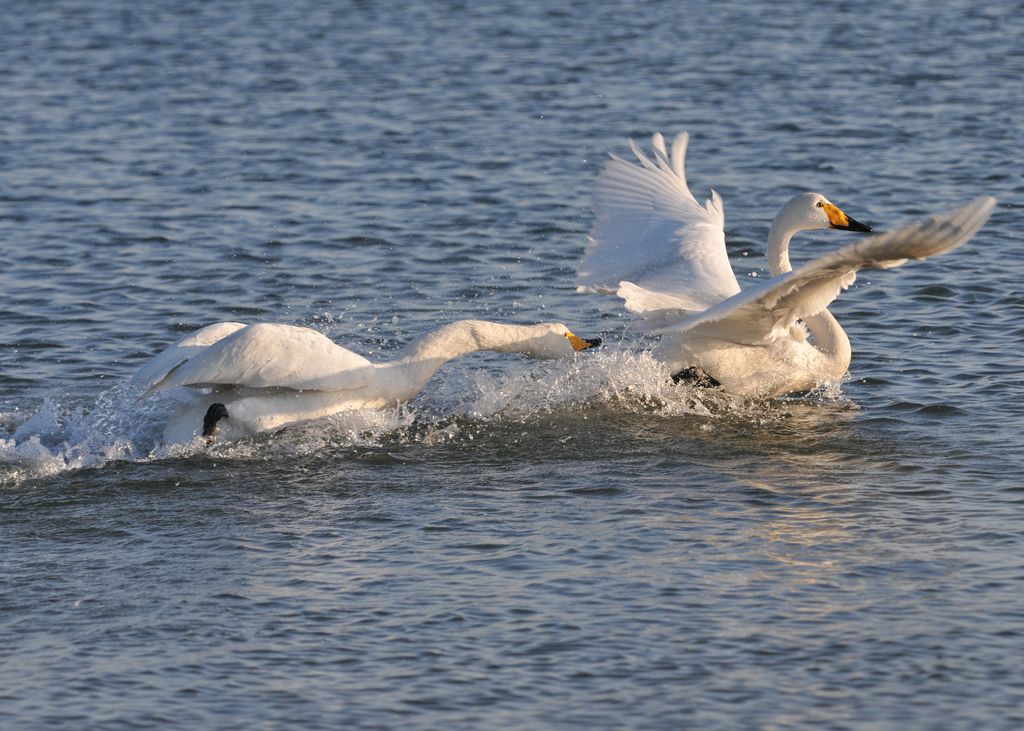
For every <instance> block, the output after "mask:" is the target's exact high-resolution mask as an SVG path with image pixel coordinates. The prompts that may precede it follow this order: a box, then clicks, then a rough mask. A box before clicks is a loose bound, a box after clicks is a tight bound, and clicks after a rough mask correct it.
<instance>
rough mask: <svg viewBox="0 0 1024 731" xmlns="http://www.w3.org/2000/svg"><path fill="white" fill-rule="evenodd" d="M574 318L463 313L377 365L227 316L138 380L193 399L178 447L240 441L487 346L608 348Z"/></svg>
mask: <svg viewBox="0 0 1024 731" xmlns="http://www.w3.org/2000/svg"><path fill="white" fill-rule="evenodd" d="M600 343H601V341H600V339H598V338H594V339H584V338H579V337H577V336H576V335H574V334H573V333H572V332H570V331H569V329H568V328H566V327H565V325H562V324H556V323H543V324H539V325H506V324H502V323H496V322H486V321H483V320H460V321H457V322H453V323H450V324H448V325H444V326H442V327H440V328H438V329H436V330H434V331H432V332H429V333H427V334H426V335H423V336H421V337H420V338H418V339H417V340H415V341H413V342H412V343H411V344H410V345H409V346H408V347H406V348H405V350H403V351H402V352H401V353H400V354H399V355H398V357H396V358H395V359H394V360H391V361H389V362H386V363H371V362H370V361H369V360H367V359H366V358H364V357H363V356H361V355H358V354H356V353H353V352H352V351H351V350H348V349H346V348H343V347H341V346H340V345H338V344H337V343H335V342H333V341H332V340H330V339H329V338H327V337H326V336H324V335H322V334H321V333H319V332H317V331H316V330H311V329H310V328H306V327H297V326H295V325H280V324H273V323H258V324H254V325H244V324H242V323H240V322H218V323H215V324H213V325H208V326H207V327H204V328H202V329H200V330H197V331H196V332H194V333H191V334H189V335H187V336H186V337H184V338H182V339H181V340H179V341H178V342H177V343H175V344H173V345H171V346H169V347H168V348H167V349H165V350H164V351H163V352H161V353H160V354H158V355H157V356H155V357H154V358H152V359H151V360H150V361H148V362H147V363H146V364H144V365H143V366H142V367H141V368H140V369H139V371H138V372H137V373H136V375H135V377H134V379H133V380H134V382H135V384H136V385H138V386H139V387H142V388H145V389H146V395H150V394H153V393H155V392H158V391H165V390H168V389H172V388H175V387H184V392H185V393H184V397H185V403H184V404H183V407H182V408H181V409H180V411H179V413H178V414H177V415H176V416H175V417H174V418H172V420H171V421H170V422H169V423H168V425H167V427H166V429H165V431H164V441H165V442H166V443H168V444H171V443H179V442H186V441H189V440H191V439H193V438H195V437H197V436H203V437H206V438H207V439H208V440H211V441H212V440H213V439H214V438H215V437H216V438H219V439H222V440H225V439H227V440H230V439H238V438H240V437H244V436H248V435H250V434H255V433H257V432H262V431H267V430H272V429H278V428H280V427H283V426H286V425H288V424H294V423H296V422H300V421H309V420H311V419H319V418H323V417H325V416H330V415H332V414H336V413H338V412H341V411H346V410H350V409H378V408H383V407H387V406H395V405H398V404H401V403H404V402H406V401H409V400H410V399H412V398H414V397H415V396H416V395H417V394H418V393H419V392H420V391H421V390H422V389H423V387H424V386H426V384H427V382H428V381H429V380H430V379H431V377H433V375H434V374H435V373H436V372H437V370H438V369H439V368H440V367H441V366H442V365H444V364H445V363H447V362H448V361H449V360H451V359H452V358H455V357H457V356H460V355H464V354H467V353H473V352H476V351H481V350H490V351H496V352H502V353H522V354H524V355H528V356H531V357H534V358H558V357H561V356H565V355H570V354H572V353H573V352H574V351H579V350H584V349H586V348H590V347H593V346H596V345H600Z"/></svg>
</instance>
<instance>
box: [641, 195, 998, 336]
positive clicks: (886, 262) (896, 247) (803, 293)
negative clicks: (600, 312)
mask: <svg viewBox="0 0 1024 731" xmlns="http://www.w3.org/2000/svg"><path fill="white" fill-rule="evenodd" d="M995 204H996V199H995V198H992V197H989V196H984V197H981V198H977V199H975V200H973V201H971V202H970V203H968V204H966V205H964V206H961V207H960V208H957V209H955V210H953V211H950V212H948V213H941V214H937V215H934V216H932V217H930V218H927V219H924V220H922V221H919V222H917V223H913V224H910V225H907V226H903V227H902V228H898V229H896V230H894V231H890V232H888V233H883V234H879V235H878V236H873V237H871V238H869V239H867V240H865V241H861V242H859V243H856V244H851V245H849V246H844V247H843V248H841V249H838V250H836V251H834V252H832V253H831V254H826V255H824V256H821V257H818V258H817V259H814V260H813V261H810V262H808V263H807V264H804V265H803V266H802V267H800V268H799V269H796V270H795V271H792V272H787V273H786V274H782V275H780V276H778V277H772V278H771V279H768V280H765V281H764V282H761V283H760V284H757V285H755V286H753V287H750V288H748V289H745V290H744V291H743V292H741V293H740V294H737V295H735V296H733V297H730V298H729V299H727V300H725V301H724V302H720V303H719V304H717V305H715V306H714V307H711V308H710V309H708V310H706V311H704V312H701V313H698V314H696V315H691V316H690V317H687V318H686V319H684V320H682V321H680V322H677V323H675V324H672V325H668V326H666V327H663V328H660V329H659V330H657V332H663V333H684V332H685V333H687V334H693V335H699V334H701V333H702V332H704V331H706V332H707V334H708V335H713V336H714V337H715V338H717V339H721V340H727V341H731V342H736V343H747V344H761V343H768V342H771V341H773V340H775V338H776V337H778V336H779V335H780V334H783V333H787V332H789V328H790V327H791V326H792V325H794V324H795V323H796V321H797V320H798V319H800V318H805V317H810V316H811V315H816V314H818V313H819V312H821V311H822V310H824V309H825V308H826V307H828V305H829V303H831V302H832V300H834V299H835V298H836V297H838V296H839V293H840V292H841V291H842V290H843V289H845V288H846V287H849V286H850V285H851V284H853V281H854V279H855V278H856V275H857V271H858V270H860V269H863V268H865V267H873V268H876V269H888V268H890V267H896V266H900V265H901V264H904V263H906V261H907V260H908V259H925V258H927V257H929V256H937V255H938V254H944V253H946V252H947V251H952V250H953V249H955V248H956V247H958V246H960V245H962V244H964V243H965V242H967V241H968V240H969V239H970V238H971V237H972V236H973V235H974V234H975V233H976V232H977V231H978V229H980V228H981V227H982V225H983V224H984V223H985V221H987V220H988V217H989V216H990V215H991V213H992V209H993V208H994V207H995Z"/></svg>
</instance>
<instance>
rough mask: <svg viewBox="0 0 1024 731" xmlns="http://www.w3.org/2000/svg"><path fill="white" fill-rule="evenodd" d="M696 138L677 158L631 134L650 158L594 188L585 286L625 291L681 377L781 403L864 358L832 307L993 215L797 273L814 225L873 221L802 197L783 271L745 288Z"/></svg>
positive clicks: (920, 226)
mask: <svg viewBox="0 0 1024 731" xmlns="http://www.w3.org/2000/svg"><path fill="white" fill-rule="evenodd" d="M687 141H688V135H687V133H686V132H682V133H680V134H679V135H677V136H676V138H675V140H674V141H673V143H672V149H671V152H670V151H669V150H668V149H667V148H666V146H665V139H664V138H663V137H662V135H661V134H660V133H658V134H655V135H654V136H653V138H652V144H653V148H654V156H653V159H651V158H649V157H648V156H647V155H646V154H645V153H644V152H643V151H642V150H641V149H640V147H639V146H637V145H636V144H635V143H634V142H633V141H632V140H630V148H631V149H632V151H633V154H634V155H635V156H636V159H637V162H635V163H634V162H629V161H626V160H624V159H621V158H619V157H616V156H614V155H613V156H612V159H611V160H610V161H609V162H608V163H607V164H606V166H605V168H604V170H603V171H602V173H601V175H600V177H599V178H598V181H597V185H596V189H595V192H594V196H593V209H594V213H595V217H596V220H595V223H594V225H593V228H592V229H591V232H590V237H589V241H588V246H587V249H586V252H585V254H584V257H583V261H582V262H581V264H580V267H579V270H578V273H577V281H576V284H577V291H579V292H602V293H611V294H617V295H618V296H619V297H621V298H622V299H623V300H625V306H626V308H627V309H628V310H630V311H631V312H635V313H638V314H640V315H642V316H643V317H644V319H645V320H646V324H647V326H648V328H649V329H650V330H651V331H653V332H657V333H660V334H661V342H660V343H659V344H658V346H657V347H656V348H655V349H654V353H653V354H654V356H655V357H656V358H657V359H659V360H660V361H662V362H664V363H665V364H666V365H667V366H668V367H669V368H670V371H669V372H670V374H671V375H672V377H673V380H676V381H690V382H692V383H695V384H697V385H707V386H721V387H722V388H724V389H725V390H726V391H728V392H731V393H735V394H737V395H740V396H750V397H755V396H756V397H773V396H780V395H783V394H787V393H793V392H798V391H807V390H810V389H813V388H815V387H816V386H819V385H822V384H824V383H828V382H833V381H837V380H839V379H840V378H842V376H843V375H844V374H845V373H846V371H847V369H848V368H849V366H850V357H851V354H852V351H851V347H850V339H849V338H848V337H847V335H846V332H845V331H844V330H843V328H842V327H841V326H840V325H839V322H838V321H837V320H836V318H835V317H833V316H832V314H831V313H830V312H829V311H828V309H827V308H828V305H829V304H830V303H831V302H832V300H834V299H835V298H836V297H837V296H838V295H839V293H840V292H841V291H842V290H843V289H846V288H847V287H849V286H850V285H851V284H852V283H853V281H854V279H855V278H856V274H857V271H858V270H860V269H862V268H865V267H874V268H879V269H888V268H890V267H896V266H900V265H902V264H904V263H905V262H906V261H907V260H909V259H924V258H926V257H929V256H936V255H938V254H943V253H946V252H948V251H951V250H953V249H955V248H956V247H958V246H960V245H962V244H964V243H965V242H966V241H967V240H968V239H970V238H971V237H972V236H973V235H974V234H975V233H976V232H977V231H978V229H979V228H981V226H982V225H983V224H984V223H985V221H986V220H988V217H989V215H990V214H991V212H992V209H993V208H994V206H995V203H996V201H995V199H994V198H991V197H988V196H984V197H981V198H977V199H975V200H973V201H971V202H970V203H967V204H966V205H963V206H961V207H960V208H957V209H955V210H953V211H950V212H948V213H944V214H937V215H934V216H931V217H930V218H927V219H924V220H922V221H918V222H916V223H912V224H909V225H906V226H903V227H901V228H898V229H895V230H893V231H889V232H887V233H882V234H878V235H875V236H872V237H870V238H868V239H866V240H863V241H860V242H858V243H854V244H850V245H848V246H845V247H843V248H840V249H838V250H836V251H833V252H831V253H828V254H825V255H823V256H820V257H817V258H816V259H813V260H812V261H810V262H808V263H806V264H804V265H802V266H801V267H799V268H798V269H796V270H795V271H794V270H793V268H792V266H791V265H790V261H789V243H790V240H791V239H792V238H793V236H794V235H795V234H797V233H799V232H801V231H809V230H814V229H825V228H835V229H844V230H849V231H861V232H868V231H870V230H871V229H870V228H869V227H868V226H865V225H864V224H862V223H859V222H858V221H855V220H854V219H852V218H850V217H849V216H847V215H846V214H845V213H844V212H843V211H842V210H840V209H839V207H838V206H836V205H835V204H834V203H832V202H831V201H829V200H828V199H827V198H826V197H825V196H823V195H821V194H820V193H801V194H799V195H797V196H795V197H794V198H793V199H792V200H790V201H789V202H788V203H787V204H786V205H785V206H784V207H783V208H782V210H781V211H780V212H779V214H778V215H777V216H776V217H775V220H774V222H773V223H772V225H771V229H770V230H769V232H768V241H767V243H766V246H765V249H766V252H765V253H766V256H767V258H768V268H769V271H770V272H771V275H772V276H771V278H770V279H765V280H762V281H760V282H758V283H757V284H755V285H753V286H751V287H749V288H747V289H745V290H743V291H740V287H739V283H738V282H737V281H736V276H735V274H734V273H733V271H732V267H731V266H730V264H729V257H728V254H727V252H726V248H725V217H724V214H723V208H722V199H721V197H720V196H719V195H718V193H717V192H715V191H712V192H711V198H710V200H708V201H707V202H706V204H705V205H703V206H702V205H700V204H699V203H698V202H697V200H696V199H695V198H694V197H693V194H692V193H690V189H689V187H688V186H687V184H686V176H685V170H684V160H685V155H686V146H687Z"/></svg>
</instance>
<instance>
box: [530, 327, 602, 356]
mask: <svg viewBox="0 0 1024 731" xmlns="http://www.w3.org/2000/svg"><path fill="white" fill-rule="evenodd" d="M537 327H538V330H539V331H540V332H539V334H538V335H537V336H536V337H533V338H530V340H529V341H528V342H527V343H526V349H527V350H528V353H529V355H531V356H533V357H534V358H562V357H564V356H566V355H571V354H572V353H574V352H578V351H580V350H586V349H587V348H596V347H597V346H598V345H600V344H601V338H581V337H579V336H577V335H576V334H575V333H573V332H572V330H570V329H569V328H567V327H566V326H565V325H563V324H561V323H552V324H548V325H538V326H537Z"/></svg>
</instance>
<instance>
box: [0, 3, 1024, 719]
mask: <svg viewBox="0 0 1024 731" xmlns="http://www.w3.org/2000/svg"><path fill="white" fill-rule="evenodd" d="M1022 18H1024V6H1021V4H1020V3H1019V2H1018V3H1014V2H1008V3H990V4H980V5H979V4H977V3H967V2H952V3H940V4H935V3H924V2H909V3H897V4H894V5H888V6H884V7H883V6H880V5H878V4H876V3H858V2H844V3H831V2H819V3H814V4H808V5H806V6H803V7H799V6H797V7H793V8H780V7H778V6H777V5H776V4H773V3H756V2H755V3H750V2H742V3H730V2H723V3H714V4H710V5H706V4H703V3H690V2H677V3H636V4H629V3H627V4H598V3H586V2H577V3H571V4H568V3H566V4H561V3H558V4H552V3H548V2H524V3H516V4H513V5H512V6H505V5H501V4H497V3H488V2H482V3H471V4H462V3H444V2H438V3H422V4H419V3H417V4H402V3H372V2H357V3H341V2H339V3H325V2H304V1H300V2H291V3H260V2H253V3H248V4H234V3H205V2H204V3H200V2H178V3H161V4H157V3H141V4H140V3H125V4H123V5H122V6H121V7H119V8H117V7H112V5H111V4H108V3H87V2H75V1H72V0H59V1H58V2H53V3H45V4H33V5H26V6H24V7H21V8H20V9H18V10H17V11H16V12H13V11H12V12H9V13H6V14H4V16H3V18H2V20H0V27H3V30H4V33H3V35H4V38H5V39H6V40H5V42H4V43H3V44H0V63H2V67H3V68H4V70H5V71H4V83H3V84H2V86H0V128H2V129H3V134H2V135H0V247H2V252H3V265H2V267H0V298H2V300H0V303H2V314H0V555H2V557H3V558H2V566H3V570H2V572H0V647H2V648H3V649H2V650H0V723H2V725H3V726H4V727H5V728H39V727H44V726H45V727H47V728H67V729H81V728H108V729H118V728H125V729H127V728H148V727H161V728H172V727H174V728H198V727H207V728H281V727H290V728H309V729H312V728H342V727H347V728H360V727H363V728H449V729H450V728H474V729H475V728H522V729H527V728H529V729H536V728H683V727H686V728H790V727H804V728H901V729H902V728H964V729H968V728H969V729H976V728H986V729H996V728H1007V729H1009V728H1019V727H1020V726H1021V724H1022V723H1024V711H1022V710H1021V709H1022V708H1024V676H1022V674H1021V670H1020V665H1021V658H1022V657H1024V637H1022V632H1024V629H1022V627H1024V550H1022V549H1024V530H1022V525H1024V481H1022V477H1021V475H1022V474H1024V450H1022V448H1024V414H1022V409H1021V405H1020V404H1021V399H1022V396H1024V378H1022V370H1024V359H1022V355H1021V353H1022V350H1021V343H1022V338H1024V327H1022V325H1021V322H1022V315H1024V293H1022V288H1021V281H1022V280H1024V266H1022V264H1021V256H1022V254H1021V252H1022V251H1024V246H1022V243H1024V242H1022V238H1021V234H1020V233H1019V231H1020V201H1021V194H1022V192H1024V180H1022V173H1021V170H1022V168H1021V160H1022V157H1024V127H1022V122H1021V120H1022V119H1024V83H1022V81H1021V73H1020V71H1021V69H1022V68H1024V46H1022V45H1021V38H1024V20H1022ZM682 128H686V129H689V130H690V132H691V147H690V155H689V160H688V174H689V178H690V184H691V187H692V188H693V189H694V190H695V191H698V195H701V194H703V193H704V192H705V191H707V189H708V188H710V187H711V186H714V187H715V188H716V189H718V190H719V191H720V192H721V193H722V195H723V197H724V199H725V206H726V214H727V226H728V237H729V239H730V251H731V254H732V257H733V260H734V263H735V266H736V268H737V271H738V272H739V273H740V274H741V279H742V278H744V277H746V276H751V275H756V274H763V273H764V271H765V266H764V261H763V258H762V253H763V249H762V242H763V241H764V238H765V234H766V231H767V227H768V224H769V222H770V220H771V218H772V216H773V215H774V213H775V211H776V210H777V209H778V208H779V207H780V206H781V205H782V203H784V202H785V200H787V199H788V197H789V196H790V195H792V194H793V193H794V192H796V191H800V190H805V189H814V190H821V191H823V192H825V193H826V194H827V195H828V196H830V197H831V198H832V199H834V200H836V201H838V202H839V203H840V204H841V205H842V206H843V207H844V208H845V209H846V210H847V211H849V212H850V214H851V215H853V216H854V217H856V218H858V219H860V220H863V221H866V222H869V223H871V224H873V225H874V226H875V227H877V228H886V227H888V226H890V225H893V224H895V223H898V222H901V221H903V220H906V219H908V218H912V217H914V216H918V215H921V214H924V213H928V212H932V211H938V210H943V209H946V208H949V207H952V206H953V205H956V204H957V203H959V202H961V201H963V200H966V199H968V198H971V197H973V196H975V195H978V194H981V193H988V194H992V195H995V196H997V197H998V198H999V199H1000V206H999V208H998V209H997V211H996V213H995V214H994V216H993V217H992V219H991V221H990V222H989V224H988V225H987V226H986V227H985V228H984V229H983V230H982V232H981V233H980V234H979V235H978V236H977V237H976V238H975V239H974V240H972V241H971V242H970V243H969V244H967V246H965V247H964V248H962V249H960V250H958V251H957V252H955V253H953V254H950V255H949V256H946V257H943V258H940V259H936V260H933V261H928V262H925V263H915V264H913V265H909V266H907V267H905V268H903V269H900V270H897V271H891V272H869V273H865V274H864V275H863V276H861V277H860V278H859V280H858V283H857V285H856V286H855V287H854V288H853V289H852V290H850V291H849V292H847V293H846V294H844V295H843V296H842V297H841V298H840V299H839V300H838V301H837V302H836V304H835V305H834V307H833V311H834V312H835V313H836V315H837V317H838V318H839V319H840V320H841V321H842V322H843V324H844V325H845V326H846V328H847V330H848V332H849V333H850V336H851V339H852V341H853V346H854V358H853V364H852V366H851V371H850V375H849V376H848V378H847V379H846V380H845V381H844V382H843V383H842V384H841V386H840V387H838V388H835V389H832V390H830V391H828V392H823V393H818V394H812V395H810V396H807V397H802V398H792V399H787V400H781V401H776V402H773V403H752V404H751V403H748V404H735V403H729V402H727V401H725V400H724V399H721V398H720V397H715V396H708V395H706V394H704V395H702V394H694V393H692V392H688V391H687V390H686V389H677V388H674V387H672V386H670V385H668V384H665V383H663V382H662V381H661V375H660V371H659V370H658V368H657V367H656V366H655V365H654V363H653V362H652V361H651V360H650V358H649V357H648V356H647V355H645V353H644V346H645V343H644V342H643V341H642V340H641V339H640V338H639V336H638V335H637V333H636V331H635V329H634V328H632V327H631V320H630V319H629V317H628V316H627V315H626V314H625V313H623V312H622V310H621V308H620V307H619V305H618V304H617V303H616V302H615V301H612V300H611V299H603V298H599V297H592V296H591V297H588V296H583V295H577V294H575V293H574V291H573V286H572V281H573V274H574V271H575V267H576V264H577V262H578V260H579V258H580V255H581V253H582V250H583V246H584V243H585V237H586V231H587V230H588V228H589V227H590V224H591V217H590V213H589V202H588V197H589V193H590V190H591V188H592V185H593V181H594V178H595V176H596V174H597V171H598V170H599V169H600V166H601V164H602V162H603V160H604V159H605V154H606V153H607V152H608V151H618V152H624V151H625V149H626V148H625V142H624V140H625V138H626V137H629V136H632V137H637V138H645V137H646V136H647V135H648V134H649V133H650V132H652V131H654V130H658V129H661V130H664V131H665V132H666V133H674V132H675V131H677V130H679V129H682ZM849 240H850V238H849V235H848V234H847V235H844V234H841V233H834V232H821V233H820V234H819V235H813V236H812V235H804V236H802V237H800V238H798V239H797V241H796V242H795V244H794V250H795V255H796V257H797V258H799V257H800V256H801V254H803V255H805V256H806V254H807V253H808V252H818V251H825V250H827V249H828V248H830V247H834V246H839V245H841V244H842V243H846V242H847V241H849ZM466 317H484V318H489V319H497V320H503V321H511V322H535V321H542V320H543V321H561V322H566V323H568V324H569V325H570V326H571V327H572V328H573V329H574V330H576V331H577V332H579V333H580V334H582V335H586V336H591V335H595V334H600V335H601V336H602V337H604V338H605V339H606V345H605V347H604V348H603V349H602V350H601V351H600V352H596V353H590V352H588V353H583V354H581V355H580V356H579V357H578V358H577V359H576V360H575V361H574V362H571V363H568V362H561V363H559V362H555V363H536V362H528V361H525V360H521V359H517V358H515V357H499V356H483V355H477V356H472V357H469V358H466V359H464V360H461V361H459V362H456V363H452V364H450V365H449V366H447V367H446V368H445V369H444V370H443V371H442V372H441V374H439V375H438V376H437V377H436V378H435V379H434V381H432V382H431V384H430V386H429V387H428V388H427V390H426V391H425V392H424V393H423V394H422V395H421V397H420V398H419V399H417V400H416V401H414V402H413V403H412V404H411V405H410V406H409V407H407V408H404V409H401V410H397V411H385V412H381V413H374V414H360V415H349V416H339V417H335V418H332V419H330V420H327V421H325V422H320V423H313V424H306V425H303V426H300V427H294V428H290V429H287V430H285V431H284V432H282V433H280V434H276V435H271V436H261V437H258V438H254V439H251V440H247V441H243V442H240V443H237V444H220V445H216V446H214V447H213V448H211V449H209V450H205V449H201V448H198V447H195V446H191V447H181V446H178V447H172V446H168V445H163V444H161V443H160V428H161V424H162V423H163V422H162V420H165V419H166V418H167V415H168V413H169V411H168V410H169V408H170V404H168V403H167V402H165V401H161V400H160V399H156V400H151V401H142V402H140V401H138V400H137V395H138V394H137V393H135V392H133V391H132V389H131V388H129V387H128V385H127V379H128V378H129V376H130V375H131V374H132V372H133V371H134V370H135V369H136V368H137V367H138V366H139V364H140V363H142V362H143V361H144V360H145V359H146V358H147V357H149V356H150V355H152V354H153V353H155V352H157V351H158V350H159V349H161V348H162V347H164V346H165V345H166V344H168V343H169V342H172V341H173V340H175V339H177V338H179V337H180V336H181V334H182V333H184V332H187V331H190V330H193V329H195V328H197V327H199V326H201V325H203V324H206V323H209V322H213V321H217V320H224V319H236V320H243V321H248V322H251V321H259V320H271V321H276V322H286V323H293V324H300V325H306V326H310V327H313V328H316V329H318V330H320V331H322V332H324V333H325V334H327V335H329V336H330V337H332V338H335V339H336V340H338V341H339V342H342V343H344V344H346V345H347V346H349V347H352V348H353V349H355V350H357V351H359V352H361V353H364V354H366V355H368V356H369V357H371V358H387V357H388V356H389V355H390V354H391V353H393V352H395V351H396V350H397V349H398V348H400V347H401V346H402V344H404V343H405V342H407V341H408V340H409V339H410V338H411V337H414V336H416V335H418V334H420V333H422V332H425V331H426V330H428V329H430V328H432V327H434V326H436V325H437V324H439V323H442V322H447V321H451V320H455V319H459V318H466Z"/></svg>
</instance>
